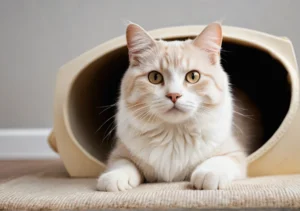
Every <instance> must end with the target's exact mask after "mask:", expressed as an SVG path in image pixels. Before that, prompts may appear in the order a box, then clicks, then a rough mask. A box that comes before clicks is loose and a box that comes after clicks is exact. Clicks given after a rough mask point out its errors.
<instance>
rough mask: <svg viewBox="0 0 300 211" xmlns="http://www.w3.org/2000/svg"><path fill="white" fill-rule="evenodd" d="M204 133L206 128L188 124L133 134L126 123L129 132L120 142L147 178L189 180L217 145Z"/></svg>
mask: <svg viewBox="0 0 300 211" xmlns="http://www.w3.org/2000/svg"><path fill="white" fill-rule="evenodd" d="M128 131H131V133H128ZM206 133H207V131H206V130H205V128H204V129H202V130H201V129H200V128H199V127H189V126H176V127H163V126H161V127H156V128H153V129H151V130H148V131H146V132H144V133H135V131H134V127H132V126H131V125H128V128H127V136H128V134H131V135H129V136H130V137H126V138H123V139H122V141H124V142H125V143H124V144H125V145H126V146H127V147H128V150H129V151H130V152H131V153H132V154H134V155H135V157H136V158H137V159H136V160H134V162H135V163H136V165H138V166H139V168H140V169H141V171H142V172H143V174H144V176H145V178H146V179H147V180H148V181H168V182H169V181H182V180H186V179H189V177H190V174H191V171H192V170H193V169H194V168H195V167H196V165H198V164H199V163H200V162H202V161H204V160H205V159H207V158H208V157H209V156H211V154H212V153H213V151H214V150H215V149H216V147H217V146H218V142H214V141H212V140H211V137H207V134H206ZM132 134H135V135H132Z"/></svg>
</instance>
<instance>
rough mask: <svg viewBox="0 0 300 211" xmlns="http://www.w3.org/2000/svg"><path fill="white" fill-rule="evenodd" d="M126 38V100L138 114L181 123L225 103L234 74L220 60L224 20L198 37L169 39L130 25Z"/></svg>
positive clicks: (124, 85) (124, 90)
mask: <svg viewBox="0 0 300 211" xmlns="http://www.w3.org/2000/svg"><path fill="white" fill-rule="evenodd" d="M126 38H127V47H128V52H129V60H130V66H129V68H128V70H127V72H126V73H125V76H124V78H123V80H122V86H121V99H122V100H123V101H124V102H125V106H126V107H127V109H128V110H129V111H130V112H132V114H133V115H134V116H135V117H137V118H144V119H146V118H148V119H149V121H150V119H151V118H152V119H157V120H160V121H164V122H168V123H180V122H184V121H186V120H188V119H189V118H193V117H195V116H196V114H197V112H202V111H205V109H206V108H207V107H212V106H215V105H218V104H219V103H221V101H222V99H223V97H224V90H225V89H227V90H228V79H227V75H226V74H225V72H224V71H223V69H222V67H221V64H220V49H221V44H222V27H221V25H220V24H218V23H212V24H210V25H208V26H207V27H206V28H205V29H204V30H203V31H202V32H201V33H200V34H199V35H198V36H197V37H196V38H195V39H194V40H185V41H168V42H167V41H162V40H154V39H153V38H152V37H151V36H150V35H149V34H148V33H147V32H146V31H145V30H144V29H142V28H141V27H140V26H138V25H136V24H129V25H128V27H127V31H126Z"/></svg>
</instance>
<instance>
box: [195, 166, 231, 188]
mask: <svg viewBox="0 0 300 211" xmlns="http://www.w3.org/2000/svg"><path fill="white" fill-rule="evenodd" d="M230 182H231V179H229V175H228V174H227V173H225V172H213V171H201V170H200V171H195V172H194V173H193V174H192V176H191V183H192V185H193V187H194V188H196V189H199V190H201V189H203V190H217V189H224V188H225V187H226V186H227V185H228V184H229V183H230Z"/></svg>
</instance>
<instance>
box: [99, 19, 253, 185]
mask: <svg viewBox="0 0 300 211" xmlns="http://www.w3.org/2000/svg"><path fill="white" fill-rule="evenodd" d="M127 44H128V49H129V59H130V66H129V68H128V70H127V71H126V73H125V75H124V78H123V80H122V85H121V95H120V98H119V102H118V113H117V119H116V120H117V137H118V143H117V145H116V147H115V149H114V150H113V152H112V153H111V155H110V158H109V161H108V168H107V171H106V172H105V173H104V174H102V175H100V177H99V179H98V184H97V188H98V189H99V190H101V191H125V190H128V189H131V188H134V187H136V186H138V185H139V184H141V183H142V182H143V181H148V182H172V181H183V180H189V181H190V182H191V184H192V185H193V187H195V188H196V189H220V188H224V187H226V185H227V184H228V183H229V182H231V181H233V180H236V179H241V178H245V177H246V174H247V172H246V167H247V166H246V156H247V153H246V151H247V146H246V144H245V141H243V140H242V139H244V137H248V135H249V134H244V133H240V134H239V133H236V127H235V125H234V124H233V122H234V121H235V119H234V118H235V116H234V104H233V97H232V93H231V89H230V85H229V80H228V77H227V74H226V73H225V72H224V71H223V68H222V66H221V64H220V48H221V44H222V28H221V26H220V25H219V24H217V23H213V24H210V25H209V26H207V27H206V29H204V31H203V32H202V33H201V34H200V35H199V36H198V37H197V38H195V39H194V40H187V41H171V42H166V41H162V40H159V41H156V40H154V39H152V38H151V37H150V36H149V35H148V34H147V32H145V31H144V30H143V29H142V28H141V27H139V26H138V25H135V24H130V25H129V26H128V28H127ZM153 70H155V71H158V72H160V73H161V74H162V75H163V78H164V81H163V83H161V84H152V83H150V82H149V79H148V74H149V72H150V71H153ZM191 70H197V71H199V73H200V74H201V78H200V80H199V81H198V82H197V83H195V84H190V83H188V82H187V81H186V80H185V77H186V74H187V73H188V72H189V71H191ZM168 93H180V94H181V95H182V96H181V97H180V98H178V100H177V101H176V103H175V104H174V103H173V102H172V101H171V100H170V99H168V98H167V97H166V95H167V94H168ZM244 122H247V120H245V121H244ZM239 129H240V130H243V128H242V129H241V128H239ZM245 131H246V132H247V133H252V132H253V130H245Z"/></svg>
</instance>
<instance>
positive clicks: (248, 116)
mask: <svg viewBox="0 0 300 211" xmlns="http://www.w3.org/2000/svg"><path fill="white" fill-rule="evenodd" d="M233 113H235V114H237V115H240V116H242V117H245V118H248V119H251V120H255V119H253V118H251V117H253V115H246V114H242V113H240V112H237V111H235V110H233Z"/></svg>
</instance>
